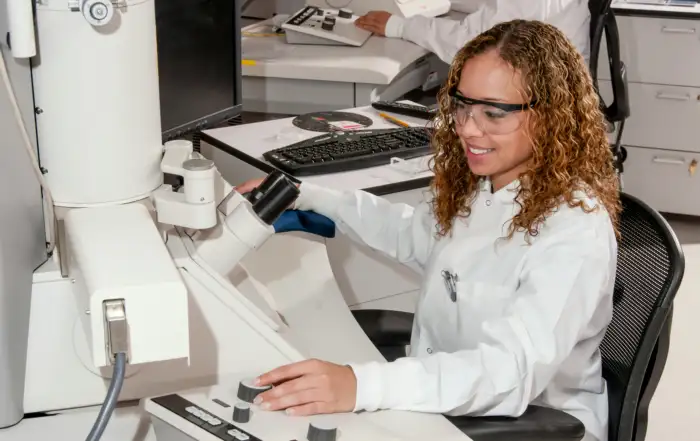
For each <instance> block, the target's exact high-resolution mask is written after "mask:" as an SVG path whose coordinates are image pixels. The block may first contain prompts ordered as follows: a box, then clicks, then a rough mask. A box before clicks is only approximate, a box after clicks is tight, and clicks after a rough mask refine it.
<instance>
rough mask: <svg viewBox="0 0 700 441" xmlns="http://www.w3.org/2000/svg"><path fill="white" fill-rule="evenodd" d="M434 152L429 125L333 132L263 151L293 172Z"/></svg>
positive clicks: (305, 173) (335, 169) (330, 170)
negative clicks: (431, 146) (431, 149)
mask: <svg viewBox="0 0 700 441" xmlns="http://www.w3.org/2000/svg"><path fill="white" fill-rule="evenodd" d="M429 153H430V132H429V130H428V129H426V128H425V127H410V128H400V129H374V130H361V131H360V130H357V131H349V132H335V133H329V134H325V135H321V136H317V137H315V138H311V139H307V140H306V141H301V142H297V143H296V144H292V145H288V146H286V147H282V148H280V149H277V150H271V151H269V152H267V153H264V154H263V158H265V159H266V160H267V161H268V162H269V163H270V164H272V165H274V166H275V167H277V168H279V169H280V170H282V171H283V172H285V173H289V174H290V175H292V176H311V175H321V174H328V173H339V172H344V171H350V170H357V169H361V168H367V167H376V166H378V165H386V164H389V162H390V160H391V158H401V159H410V158H416V157H419V156H425V155H427V154H429Z"/></svg>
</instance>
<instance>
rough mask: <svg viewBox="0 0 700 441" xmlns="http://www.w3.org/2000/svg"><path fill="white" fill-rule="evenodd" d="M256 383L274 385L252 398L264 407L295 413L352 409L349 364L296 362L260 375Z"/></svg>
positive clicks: (354, 387) (352, 384)
mask: <svg viewBox="0 0 700 441" xmlns="http://www.w3.org/2000/svg"><path fill="white" fill-rule="evenodd" d="M256 385H259V386H267V385H276V386H275V387H273V388H272V389H270V390H268V391H266V392H263V393H261V394H260V395H258V396H257V397H256V399H255V404H259V405H261V407H262V408H263V409H265V410H283V409H286V411H287V413H288V414H290V415H295V416H296V415H314V414H319V413H340V412H352V410H353V409H354V408H355V398H356V394H357V379H356V378H355V373H354V372H353V370H352V368H351V367H350V366H341V365H338V364H334V363H329V362H327V361H321V360H305V361H300V362H298V363H293V364H288V365H286V366H282V367H279V368H277V369H274V370H272V371H270V372H268V373H266V374H263V375H261V376H260V377H258V378H257V379H256Z"/></svg>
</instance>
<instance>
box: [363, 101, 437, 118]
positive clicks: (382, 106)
mask: <svg viewBox="0 0 700 441" xmlns="http://www.w3.org/2000/svg"><path fill="white" fill-rule="evenodd" d="M372 107H373V108H374V109H376V110H380V111H382V112H391V113H396V114H399V115H405V116H412V117H414V118H420V119H425V120H431V119H433V117H434V116H435V115H436V114H437V109H431V108H428V107H425V106H417V105H415V104H406V103H397V102H395V101H375V102H373V103H372Z"/></svg>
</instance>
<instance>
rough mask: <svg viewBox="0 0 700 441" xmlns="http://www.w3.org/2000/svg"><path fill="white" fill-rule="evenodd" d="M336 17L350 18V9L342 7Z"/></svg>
mask: <svg viewBox="0 0 700 441" xmlns="http://www.w3.org/2000/svg"><path fill="white" fill-rule="evenodd" d="M338 17H340V18H352V11H351V10H349V9H347V8H343V9H341V10H339V11H338Z"/></svg>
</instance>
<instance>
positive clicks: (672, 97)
mask: <svg viewBox="0 0 700 441" xmlns="http://www.w3.org/2000/svg"><path fill="white" fill-rule="evenodd" d="M656 98H658V99H660V100H673V101H689V100H690V95H677V94H675V93H664V92H659V93H657V94H656Z"/></svg>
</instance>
